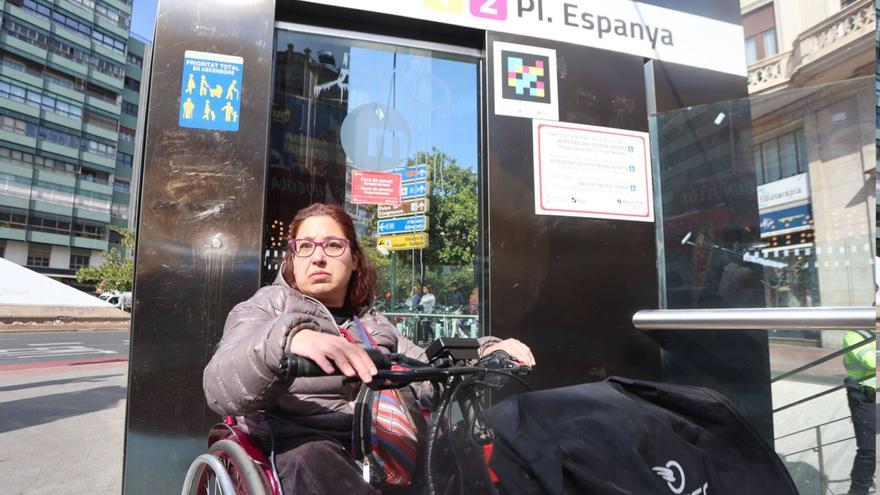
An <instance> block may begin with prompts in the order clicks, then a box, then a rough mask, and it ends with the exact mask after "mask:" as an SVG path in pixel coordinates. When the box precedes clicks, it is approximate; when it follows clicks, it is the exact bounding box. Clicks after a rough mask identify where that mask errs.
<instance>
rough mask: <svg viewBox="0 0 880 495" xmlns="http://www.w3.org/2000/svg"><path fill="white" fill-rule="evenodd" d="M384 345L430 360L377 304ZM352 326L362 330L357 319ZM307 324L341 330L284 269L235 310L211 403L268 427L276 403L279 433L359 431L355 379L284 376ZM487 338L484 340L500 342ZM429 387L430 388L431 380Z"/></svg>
mask: <svg viewBox="0 0 880 495" xmlns="http://www.w3.org/2000/svg"><path fill="white" fill-rule="evenodd" d="M359 317H360V320H361V322H362V323H363V324H364V326H365V327H366V329H367V331H368V332H369V333H370V335H371V336H372V337H373V340H375V341H376V344H378V346H379V347H380V348H381V349H382V351H384V352H399V353H403V354H406V355H407V356H409V357H412V358H415V359H419V360H422V361H425V360H426V356H425V352H424V350H423V349H422V348H421V347H419V346H417V345H415V344H414V343H413V342H412V341H410V340H408V339H407V338H405V337H403V336H402V335H400V334H399V333H398V332H397V329H396V328H395V327H394V325H392V324H391V322H389V321H388V319H387V318H385V317H384V316H382V315H381V314H379V313H377V312H375V311H373V310H365V311H362V312H361V315H360V316H359ZM347 326H350V328H349V330H350V331H349V333H350V334H351V335H352V337H354V338H355V339H359V338H360V334H359V332H358V331H357V329H356V327H355V326H354V324H353V322H348V323H347ZM303 329H308V330H315V331H319V332H323V333H328V334H331V335H341V333H340V332H339V329H338V327H337V326H336V323H335V321H334V320H333V316H332V315H331V314H330V311H329V310H328V309H327V308H326V307H325V306H324V305H323V304H321V303H320V302H318V300H316V299H314V298H311V297H308V296H305V295H303V294H302V293H301V292H299V291H297V290H295V289H293V288H291V287H290V286H289V285H288V284H287V282H286V281H285V280H284V278H283V277H282V276H281V274H280V273H279V275H278V277H277V278H276V279H275V283H273V284H272V285H270V286H267V287H263V288H262V289H260V290H258V291H257V293H256V294H254V296H253V297H251V298H250V299H248V300H247V301H244V302H242V303H239V304H238V305H236V306H235V308H233V309H232V311H231V312H230V313H229V317H228V318H227V319H226V326H225V327H224V329H223V338H222V340H221V341H220V344H219V346H218V347H217V350H216V352H215V353H214V356H213V357H212V358H211V361H210V362H209V363H208V366H207V367H206V368H205V372H204V375H203V381H202V384H203V387H204V390H205V397H206V399H207V401H208V406H209V407H210V408H211V410H213V411H214V412H216V413H218V414H221V415H234V416H238V417H239V418H238V420H239V424H240V425H243V426H244V427H245V429H246V430H247V431H248V432H249V433H252V434H255V433H256V434H265V433H266V432H267V431H268V428H267V426H268V425H267V424H266V418H265V415H263V414H259V412H260V411H270V412H271V413H272V415H273V416H274V417H276V418H278V419H279V420H280V421H279V422H278V423H276V422H275V421H273V424H272V427H273V429H274V430H275V434H280V435H281V436H293V435H298V434H305V433H309V432H312V431H314V430H318V431H321V432H326V433H328V434H331V435H334V436H344V435H347V434H349V433H350V432H351V428H352V416H353V405H352V402H353V400H354V398H355V395H356V394H357V387H356V386H355V385H343V383H342V377H339V376H333V377H319V378H298V379H296V380H285V379H283V378H281V377H280V376H279V373H280V365H281V356H282V354H283V351H284V349H285V348H287V346H288V345H289V342H290V339H291V338H292V337H293V335H295V334H296V333H297V332H299V331H300V330H303ZM498 340H499V339H497V338H494V337H484V338H482V339H481V344H482V346H486V345H488V344H490V343H492V342H498ZM424 390H426V391H427V390H429V389H428V388H427V387H426V388H425V389H424Z"/></svg>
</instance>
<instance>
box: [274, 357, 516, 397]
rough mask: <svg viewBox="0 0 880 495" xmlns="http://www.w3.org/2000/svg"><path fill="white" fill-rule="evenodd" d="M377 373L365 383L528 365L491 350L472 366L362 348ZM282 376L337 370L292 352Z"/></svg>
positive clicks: (390, 385)
mask: <svg viewBox="0 0 880 495" xmlns="http://www.w3.org/2000/svg"><path fill="white" fill-rule="evenodd" d="M364 350H365V351H366V353H367V355H368V356H369V357H370V359H371V360H372V361H373V364H375V365H376V369H377V370H378V372H377V373H376V375H375V376H374V377H373V380H372V381H371V382H370V383H369V384H368V385H369V386H370V387H372V388H393V387H397V386H401V385H406V384H408V383H412V382H418V381H432V380H441V379H445V378H446V377H449V376H455V375H457V376H465V375H476V374H481V373H485V372H486V370H496V371H507V372H510V373H513V374H527V373H528V372H529V371H531V368H530V367H528V366H524V365H522V364H519V363H518V362H516V361H514V360H513V359H512V358H511V357H510V355H509V354H507V353H506V352H504V351H495V352H493V353H491V354H489V355H488V356H485V357H483V358H481V359H480V360H479V361H478V362H477V364H476V366H448V367H439V366H433V365H431V364H429V363H424V362H421V361H418V360H416V359H413V358H410V357H408V356H406V355H404V354H399V353H383V352H382V351H379V350H377V349H364ZM281 372H282V375H283V376H284V377H286V378H304V377H318V376H339V375H341V373H340V372H339V370H335V371H334V373H330V374H328V373H327V372H325V371H324V370H323V369H321V367H320V366H318V364H317V363H315V362H314V361H312V360H311V359H308V358H304V357H302V356H297V355H295V354H288V353H285V354H284V359H283V360H282V365H281ZM346 381H348V382H354V381H358V379H357V378H356V377H354V378H346Z"/></svg>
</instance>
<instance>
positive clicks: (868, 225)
mask: <svg viewBox="0 0 880 495" xmlns="http://www.w3.org/2000/svg"><path fill="white" fill-rule="evenodd" d="M873 98H874V94H873V90H872V85H871V79H870V78H857V79H852V80H849V81H845V82H840V83H834V84H829V85H824V86H816V87H810V88H803V89H796V90H790V91H780V92H776V93H771V94H768V95H761V96H755V97H751V98H744V99H739V100H732V101H726V102H720V103H716V104H711V105H705V106H700V107H692V108H686V109H682V110H678V111H674V112H668V113H664V114H659V115H656V116H653V117H652V122H651V128H652V131H653V132H652V139H654V140H655V149H657V150H658V153H657V166H658V172H657V177H658V178H659V181H660V184H661V191H662V203H661V205H662V207H661V210H662V211H661V215H658V223H659V225H658V229H660V230H661V232H662V234H663V239H664V244H663V249H662V250H661V252H660V257H661V262H660V267H661V272H660V277H661V281H662V283H661V287H665V293H664V294H663V295H664V300H665V307H667V308H714V307H752V308H763V307H809V306H870V305H871V304H872V301H873V297H874V287H875V285H874V274H875V272H874V266H873V261H874V252H875V245H874V240H875V233H874V231H873V228H874V216H873V215H874V213H875V197H874V194H875V180H874V174H873V173H872V172H873V169H874V168H875V162H874V158H875V157H874V156H870V153H869V152H868V151H867V150H870V149H871V146H872V145H873V144H874V137H875V133H874V119H872V118H871V117H872V116H871V115H870V111H869V110H865V109H870V108H871V107H872V106H873V101H874V99H873ZM721 114H723V115H725V116H726V118H720V115H721ZM722 150H724V151H722ZM853 330H859V329H853ZM864 333H865V335H866V336H868V338H869V340H861V339H857V340H858V342H857V343H855V344H853V343H852V342H853V341H852V340H850V341H847V340H846V339H845V338H844V336H845V335H850V336H852V335H853V332H842V331H831V330H803V331H792V330H786V331H781V330H779V331H773V330H771V331H769V332H768V335H769V357H770V366H771V383H772V398H773V425H774V430H775V432H774V435H773V438H774V445H773V447H774V449H775V450H776V452H777V453H779V455H780V457H781V458H782V459H783V461H784V462H785V464H786V466H787V467H788V468H789V471H790V472H791V474H792V476H793V477H794V479H795V481H796V483H797V485H798V488H799V490H800V492H801V493H804V494H825V493H846V492H847V490H849V488H850V482H851V481H852V480H851V468H852V466H853V460H854V457H855V453H856V450H857V448H856V447H857V446H856V438H855V436H856V430H854V428H853V422H854V421H858V418H856V417H854V416H855V415H856V413H855V412H853V411H855V409H852V408H851V405H852V397H853V396H854V394H855V393H856V392H854V390H856V389H858V391H860V392H859V393H861V392H863V391H864V389H863V388H862V387H863V386H869V388H872V390H873V387H874V386H875V385H874V382H876V378H874V376H875V375H874V372H875V370H876V367H875V364H871V365H870V366H869V368H868V371H867V372H865V373H864V374H863V375H859V376H860V378H858V380H861V382H859V383H855V384H854V383H853V374H852V369H851V368H852V363H851V362H850V363H845V362H844V359H846V358H845V356H846V355H847V354H848V353H858V352H859V351H860V349H867V348H868V346H873V345H874V344H873V335H872V333H871V332H864ZM752 336H753V337H754V338H758V337H757V334H752ZM682 338H683V339H687V338H689V337H688V336H683V337H682ZM760 338H763V337H760ZM700 342H704V341H700ZM694 349H700V350H701V352H706V353H708V354H709V355H713V353H717V352H719V350H717V349H707V348H705V347H698V346H695V347H694ZM865 355H867V356H869V357H872V358H873V357H876V354H875V351H874V348H873V347H871V349H870V350H869V351H868V352H867V354H865ZM691 357H693V358H697V357H699V356H691ZM706 362H709V361H706ZM871 363H875V361H874V360H873V359H872V360H871ZM845 364H849V366H845ZM718 366H719V370H721V371H718V374H719V375H720V376H723V378H722V379H724V380H730V381H731V382H738V383H741V382H742V380H744V378H742V377H738V376H726V375H724V372H723V367H724V364H723V363H721V364H719V365H718ZM858 380H856V381H858ZM845 383H846V384H845ZM738 406H740V408H741V409H746V410H747V409H749V406H750V404H748V403H745V404H743V403H739V404H738ZM871 436H873V432H872V433H871Z"/></svg>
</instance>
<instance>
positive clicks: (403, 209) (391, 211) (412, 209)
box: [378, 198, 429, 218]
mask: <svg viewBox="0 0 880 495" xmlns="http://www.w3.org/2000/svg"><path fill="white" fill-rule="evenodd" d="M428 207H429V203H428V199H427V198H421V199H414V200H410V201H404V202H403V203H401V204H400V206H383V205H380V206H379V211H378V214H379V218H392V217H402V216H404V215H419V214H421V215H424V214H425V213H428Z"/></svg>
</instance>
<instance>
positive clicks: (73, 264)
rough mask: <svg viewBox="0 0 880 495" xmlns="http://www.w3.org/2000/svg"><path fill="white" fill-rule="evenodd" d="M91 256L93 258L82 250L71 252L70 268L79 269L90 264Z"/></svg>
mask: <svg viewBox="0 0 880 495" xmlns="http://www.w3.org/2000/svg"><path fill="white" fill-rule="evenodd" d="M89 258H91V256H89V254H88V253H82V252H80V253H79V254H74V253H73V252H71V253H70V269H71V270H79V269H80V268H82V267H84V266H89Z"/></svg>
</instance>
